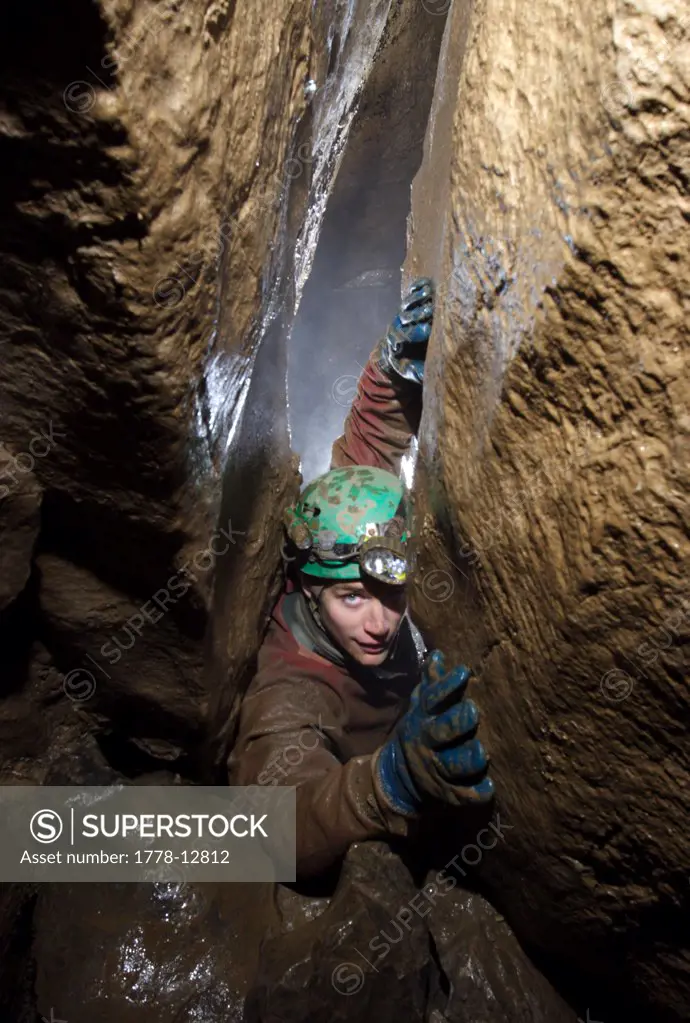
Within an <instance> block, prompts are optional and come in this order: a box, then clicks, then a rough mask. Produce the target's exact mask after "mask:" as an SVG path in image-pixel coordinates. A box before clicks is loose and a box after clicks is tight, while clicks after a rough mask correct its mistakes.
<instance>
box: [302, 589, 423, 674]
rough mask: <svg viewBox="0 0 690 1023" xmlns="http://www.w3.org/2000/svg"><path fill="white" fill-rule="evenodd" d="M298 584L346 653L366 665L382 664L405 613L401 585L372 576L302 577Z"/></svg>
mask: <svg viewBox="0 0 690 1023" xmlns="http://www.w3.org/2000/svg"><path fill="white" fill-rule="evenodd" d="M302 587H303V589H304V591H305V593H307V594H311V595H312V596H313V597H314V599H315V600H316V601H317V602H318V605H319V611H320V614H321V620H322V621H323V624H324V626H325V627H326V628H327V629H328V631H329V633H330V634H331V636H332V638H333V639H334V640H335V641H336V643H337V644H338V645H339V646H340V647H341V648H342V649H343V650H344V651H345V652H346V653H347V654H349V655H350V657H352V658H354V660H355V661H357V662H358V663H359V664H363V665H366V666H368V667H375V666H376V665H378V664H383V662H384V661H385V659H386V657H387V656H388V652H389V650H390V647H391V644H392V642H393V640H394V639H395V634H396V632H397V631H398V626H399V625H400V619H401V618H402V616H403V614H404V613H405V607H406V604H407V594H406V592H405V587H404V586H389V585H387V584H386V583H379V582H376V580H374V579H367V580H366V582H363V581H360V580H354V581H352V582H333V583H327V584H326V585H319V584H317V583H314V584H312V583H310V582H307V580H306V579H305V578H304V577H303V581H302Z"/></svg>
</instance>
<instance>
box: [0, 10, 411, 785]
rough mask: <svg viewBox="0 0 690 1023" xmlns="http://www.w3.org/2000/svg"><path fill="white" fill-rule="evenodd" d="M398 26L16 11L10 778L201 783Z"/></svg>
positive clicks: (256, 602) (6, 264)
mask: <svg viewBox="0 0 690 1023" xmlns="http://www.w3.org/2000/svg"><path fill="white" fill-rule="evenodd" d="M390 6H391V4H390V0H380V2H377V3H373V4H372V3H369V2H367V3H364V0H358V2H355V3H351V2H350V3H345V2H343V3H338V4H336V5H335V6H333V5H325V4H322V3H315V4H313V3H310V2H309V0H286V2H284V3H279V4H277V5H276V4H275V3H274V2H271V3H265V4H263V5H262V4H256V3H251V4H249V3H243V2H242V0H239V2H234V0H233V2H232V3H230V2H227V3H226V2H217V0H186V2H185V0H159V2H150V0H148V2H147V0H102V2H100V3H98V4H93V3H90V2H87V0H69V2H68V3H67V5H66V6H64V7H63V8H61V10H60V12H56V11H55V10H54V9H53V7H52V6H51V5H50V4H48V3H46V2H45V0H29V2H28V3H27V4H24V5H21V7H20V8H16V9H14V10H13V11H12V12H10V13H8V15H7V18H6V21H5V25H4V29H3V35H2V40H1V41H0V49H1V50H2V53H1V56H2V62H1V65H0V66H1V70H0V153H1V155H2V159H3V167H4V182H3V184H4V187H3V190H2V196H1V197H0V217H1V218H2V223H3V233H2V243H0V249H1V251H0V266H1V271H0V281H1V283H0V327H1V333H0V537H1V538H2V555H0V559H1V563H0V567H1V568H2V580H1V582H0V638H2V640H3V646H4V650H5V657H4V660H3V665H2V668H0V672H1V676H2V677H1V678H0V694H1V698H0V731H1V732H2V733H3V735H4V734H5V733H7V738H8V742H7V744H5V745H4V747H3V750H2V753H1V754H0V772H2V774H3V776H5V777H7V778H11V779H18V778H23V779H26V780H30V781H31V780H33V781H43V780H51V779H52V780H58V775H56V773H55V771H56V768H55V762H56V761H58V760H59V761H60V763H61V765H62V766H61V767H60V770H59V772H58V774H59V779H60V780H65V781H66V780H68V779H69V777H70V775H71V776H73V777H74V778H75V779H76V778H77V777H83V776H84V772H86V775H87V776H91V777H92V778H93V779H94V780H95V775H96V774H97V773H98V772H102V771H106V772H107V770H108V767H109V765H110V766H114V767H115V768H116V769H117V770H118V771H125V772H126V773H129V774H131V775H136V774H137V773H138V772H140V771H141V770H147V769H149V770H150V769H158V768H160V767H170V768H172V769H174V770H176V771H179V772H180V773H182V774H183V775H185V776H193V775H194V773H195V771H196V770H197V767H196V766H195V764H194V760H195V758H196V756H197V752H198V750H199V748H200V745H201V740H202V739H203V738H204V735H205V731H204V725H205V711H206V705H207V696H208V691H209V690H210V691H211V697H212V700H215V699H216V695H217V692H216V691H217V690H218V689H223V690H227V691H229V692H231V693H232V692H233V691H234V689H235V687H236V682H237V678H238V677H240V676H241V674H242V670H243V668H244V666H245V664H246V662H247V660H248V659H249V658H250V656H251V654H253V652H254V651H255V648H256V645H257V641H258V638H259V636H260V634H261V630H262V626H263V622H264V610H265V606H266V603H267V593H268V591H269V589H270V582H271V578H272V577H273V576H274V575H275V572H276V569H277V566H278V564H279V549H280V532H279V528H278V525H277V523H278V515H279V511H280V507H281V506H282V504H283V503H284V501H285V500H287V496H288V495H289V493H291V492H292V490H294V488H295V486H296V482H297V481H296V475H295V470H294V466H293V464H292V459H291V453H290V450H289V443H288V433H287V425H286V420H285V404H286V398H285V354H284V345H285V336H286V334H287V332H289V328H290V324H291V320H292V316H293V315H294V308H295V305H296V303H297V301H298V298H299V294H300V292H301V288H302V285H303V283H304V279H305V276H306V274H307V273H308V270H309V266H310V264H311V259H312V257H313V248H314V246H315V244H316V240H317V238H318V234H319V229H320V225H321V220H322V217H323V212H324V208H325V203H326V200H327V198H328V194H329V191H330V188H331V185H332V181H333V178H334V174H335V172H336V170H337V167H338V164H339V160H340V158H341V156H342V151H343V147H344V144H345V141H346V139H347V133H348V130H349V127H350V124H351V121H352V117H353V115H354V110H355V108H356V105H357V99H358V96H359V94H360V92H361V88H362V83H363V81H364V80H365V79H366V77H367V75H368V74H369V72H370V70H371V64H372V60H373V57H374V54H375V52H376V50H377V48H378V46H379V43H380V40H381V37H382V34H383V32H384V29H385V26H386V22H387V18H388V15H389V10H390ZM75 26H76V27H75ZM223 478H224V479H225V485H224V488H223V485H222V483H221V481H222V479H223ZM214 577H217V578H218V579H219V580H220V582H219V588H218V590H217V592H216V596H215V600H214V598H213V593H212V587H213V580H214ZM212 606H213V607H214V608H215V610H216V617H215V618H214V621H213V625H214V628H213V630H212V634H211V636H210V638H209V640H208V642H209V646H208V647H205V635H206V634H207V631H208V630H207V627H208V622H209V613H210V609H211V607H212ZM205 655H208V656H205ZM205 661H206V663H207V665H210V667H209V669H208V674H207V675H204V662H205ZM222 709H223V710H224V711H225V710H227V708H225V707H223V708H222ZM37 719H39V720H40V721H41V722H42V725H41V727H36V720H37ZM106 746H107V750H106ZM70 752H71V753H72V754H73V757H72V761H70V756H69V755H67V754H69V753H70ZM77 755H78V759H79V761H80V766H79V768H77V767H76V766H74V765H76V763H77ZM70 762H72V764H73V767H74V769H73V770H72V769H71V768H70V766H69V765H70ZM65 770H66V771H67V774H65V773H64V772H65Z"/></svg>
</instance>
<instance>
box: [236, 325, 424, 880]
mask: <svg viewBox="0 0 690 1023" xmlns="http://www.w3.org/2000/svg"><path fill="white" fill-rule="evenodd" d="M384 366H385V363H384V362H383V360H382V359H381V343H379V345H377V346H376V348H375V349H374V351H373V352H372V354H371V356H370V358H369V361H368V363H367V365H366V367H365V369H364V371H363V372H362V375H361V377H360V381H359V386H358V390H357V395H356V397H355V400H354V402H353V404H352V408H351V410H350V413H349V415H348V417H347V419H346V421H345V427H344V432H343V435H342V436H341V437H339V438H338V440H337V441H336V442H335V444H334V445H333V450H332V458H331V468H341V467H345V466H348V465H371V466H375V467H378V468H381V469H386V470H388V471H389V472H393V473H396V474H398V473H399V471H400V465H401V459H402V457H403V455H404V454H405V453H406V452H407V450H408V447H409V444H410V440H411V437H412V435H413V434H416V432H417V428H418V426H419V418H420V415H421V387H420V386H418V385H417V384H413V383H410V382H408V381H405V380H402V379H397V378H396V379H395V380H393V379H392V377H391V376H389V375H388V373H387V372H386V370H385V368H384ZM423 652H424V646H423V641H422V639H421V636H420V635H419V632H418V630H417V629H416V628H415V627H414V625H413V624H412V623H411V621H410V619H409V617H408V616H407V614H406V615H405V616H404V618H403V620H402V623H401V626H400V629H399V632H398V635H397V638H396V640H395V642H394V646H393V648H392V649H391V652H390V654H389V656H388V658H387V659H386V661H385V662H384V663H383V664H382V665H381V666H380V667H379V668H377V669H367V668H361V670H357V669H352V668H349V669H346V668H345V667H344V666H343V664H342V659H341V658H340V657H339V654H338V651H337V650H336V649H335V647H333V646H332V645H331V644H330V643H329V642H328V640H327V639H324V637H322V636H321V637H320V636H319V634H318V630H315V628H314V625H313V622H312V620H311V617H310V613H309V611H308V609H307V607H306V601H304V598H303V597H302V595H301V593H300V591H299V590H297V589H295V588H293V587H291V586H290V584H288V588H286V591H285V592H284V593H283V594H282V596H281V597H280V599H279V601H278V603H277V605H276V607H275V609H274V611H273V615H272V618H271V621H270V624H269V628H268V631H267V634H266V637H265V639H264V642H263V644H262V646H261V649H260V651H259V656H258V670H257V673H256V675H255V677H254V679H253V680H252V682H251V684H250V685H249V688H248V690H247V692H246V694H245V697H244V700H243V703H242V708H241V714H240V723H239V730H238V736H237V741H236V743H235V745H234V747H233V750H232V752H231V754H230V757H229V759H228V778H229V783H230V784H231V785H257V784H258V785H266V784H269V785H277V784H278V785H295V786H296V790H297V791H296V806H297V821H296V824H297V850H296V857H297V858H296V864H297V875H298V877H308V876H314V875H317V874H319V873H320V872H322V871H324V870H326V869H328V868H330V867H332V866H333V865H334V864H336V863H337V862H338V861H339V860H340V859H341V858H342V856H343V855H344V853H345V852H346V850H347V848H348V847H349V846H350V844H351V843H352V842H356V841H360V840H362V839H371V838H378V839H381V838H384V837H385V836H387V835H395V836H399V837H412V836H413V835H414V834H415V832H416V827H417V818H416V817H407V816H404V815H402V814H400V813H397V812H396V811H395V810H394V809H393V808H392V807H391V806H389V805H388V803H387V802H386V799H385V796H384V795H383V793H382V791H381V789H380V787H379V785H378V783H377V780H376V775H375V773H374V771H373V767H374V764H375V761H376V756H377V753H378V751H379V749H380V748H381V746H382V745H383V743H384V742H385V741H386V740H387V739H388V738H389V737H390V735H391V733H392V731H393V729H394V727H395V725H396V723H397V722H398V720H399V719H400V717H401V716H402V715H403V714H404V712H405V710H406V709H407V706H408V702H409V697H410V694H411V692H412V690H413V689H414V687H415V686H416V685H417V683H418V682H419V680H420V667H421V660H422V657H423ZM338 661H340V662H341V663H338Z"/></svg>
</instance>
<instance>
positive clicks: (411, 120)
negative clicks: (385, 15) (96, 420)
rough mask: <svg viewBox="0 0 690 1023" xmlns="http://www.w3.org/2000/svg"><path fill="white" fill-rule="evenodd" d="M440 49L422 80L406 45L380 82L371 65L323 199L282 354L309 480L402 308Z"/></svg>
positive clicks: (297, 444) (292, 420)
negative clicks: (410, 225)
mask: <svg viewBox="0 0 690 1023" xmlns="http://www.w3.org/2000/svg"><path fill="white" fill-rule="evenodd" d="M439 44H440V37H439V38H437V39H436V40H434V46H435V47H436V49H435V52H432V53H428V54H427V60H426V61H425V66H424V70H423V73H422V74H421V76H420V73H419V72H416V73H414V72H412V73H411V72H410V70H409V55H407V56H406V55H405V54H404V52H403V51H402V46H399V47H398V49H399V50H400V51H401V52H400V53H399V54H396V53H395V50H394V51H393V54H392V56H391V58H390V64H391V65H392V66H393V68H394V69H395V71H394V73H393V74H391V73H389V74H388V75H386V76H385V78H384V82H383V83H382V82H381V81H380V78H381V77H384V76H382V75H381V73H380V72H378V73H377V67H376V66H375V67H374V70H373V74H372V77H371V79H370V80H369V82H368V84H367V87H366V89H365V92H364V95H363V97H362V100H361V104H360V108H359V111H358V114H357V116H356V118H355V120H354V123H353V126H352V129H351V132H350V136H349V139H348V143H347V147H346V150H345V154H344V157H343V161H342V163H341V166H340V169H339V171H338V175H337V178H336V181H335V184H334V188H333V192H332V194H331V196H330V199H329V202H328V207H327V210H326V214H325V217H324V222H323V227H322V230H321V234H320V237H319V242H318V245H317V248H316V253H315V257H314V262H313V266H312V271H311V274H310V276H309V278H308V280H307V283H306V285H305V288H304V292H303V294H302V300H301V303H300V307H299V310H298V314H297V317H296V319H295V323H294V327H293V329H292V333H291V336H290V339H289V341H288V347H287V354H288V421H289V427H290V434H291V442H292V447H293V450H294V451H296V452H298V453H299V455H300V459H301V465H300V467H301V472H302V475H303V478H304V480H305V482H306V481H308V480H311V479H313V478H314V477H315V476H317V475H319V474H320V473H323V472H326V470H327V469H328V467H329V462H330V454H331V445H332V443H333V441H334V440H335V439H336V437H337V436H338V435H339V433H340V432H341V429H342V425H343V422H344V419H345V416H346V414H347V411H348V408H349V406H350V404H351V402H352V399H353V397H354V395H355V391H356V387H357V380H358V378H359V375H360V373H361V372H362V369H363V368H364V366H365V365H366V362H367V359H368V357H369V354H370V352H371V350H372V349H373V347H374V345H375V343H376V341H377V340H378V338H379V337H380V336H381V335H382V333H383V332H384V331H385V329H386V327H387V326H388V324H389V323H390V322H391V320H392V319H393V317H394V316H395V314H396V312H397V309H398V306H399V304H400V291H401V265H402V263H403V261H404V259H405V251H406V221H407V216H408V214H409V209H410V188H411V184H412V179H413V178H414V175H415V174H416V172H417V170H418V168H419V165H420V163H421V160H422V153H423V143H424V134H425V130H426V124H427V121H428V117H429V109H430V105H431V98H432V94H433V85H434V77H435V67H436V59H437V57H438V45H439ZM396 56H397V57H398V60H397V61H396ZM384 69H385V65H384ZM382 89H383V92H382V91H381V90H382Z"/></svg>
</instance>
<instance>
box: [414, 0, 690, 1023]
mask: <svg viewBox="0 0 690 1023" xmlns="http://www.w3.org/2000/svg"><path fill="white" fill-rule="evenodd" d="M683 14H684V8H683V6H682V5H681V4H680V3H679V2H678V3H671V4H664V5H661V4H657V3H652V4H647V5H646V6H645V7H644V10H643V9H642V8H640V9H638V8H637V7H635V8H633V7H630V8H625V9H620V10H616V12H614V14H613V15H612V14H611V12H610V10H609V9H608V8H607V7H606V6H605V5H604V4H594V5H593V6H592V5H589V6H588V7H587V9H586V10H585V9H584V8H577V9H576V8H575V7H569V8H567V9H564V8H563V7H562V6H561V5H553V4H548V3H545V4H538V5H537V6H536V7H535V6H534V5H532V6H531V7H529V8H526V7H521V6H520V5H516V4H514V3H511V2H506V0H496V2H495V3H494V2H492V3H490V4H489V5H488V6H487V5H483V6H482V7H481V9H480V8H479V7H476V6H475V7H470V6H468V5H458V4H455V5H453V8H452V11H451V14H450V21H449V29H448V35H447V38H446V40H445V42H444V49H443V51H442V57H441V65H440V71H439V75H440V77H439V82H441V83H442V88H440V89H438V90H437V95H436V100H435V108H434V110H433V111H432V118H431V125H430V131H429V135H428V138H427V151H426V159H425V163H424V165H423V167H422V170H421V172H420V174H419V176H418V178H417V180H416V182H415V186H414V190H413V210H412V218H411V225H410V226H411V240H412V248H411V253H410V258H409V261H408V271H409V275H410V276H411V275H412V274H416V273H418V272H420V271H424V272H429V273H432V274H434V275H435V277H436V279H437V281H438V284H439V295H440V297H439V304H438V313H437V318H436V323H435V330H434V335H433V338H432V343H431V345H430V356H429V369H428V378H427V382H426V384H425V399H426V400H425V416H424V420H423V423H422V436H421V450H422V456H423V458H422V464H421V466H420V469H421V472H420V476H419V478H418V484H417V488H416V490H417V501H418V512H419V526H420V530H421V532H422V542H421V547H420V557H419V567H420V573H419V580H420V586H419V591H418V610H419V612H420V614H422V616H423V617H424V618H425V619H426V621H427V623H429V624H430V625H432V626H433V633H434V635H435V637H436V641H437V642H438V644H439V645H442V646H443V647H444V648H445V649H446V650H447V651H448V653H449V654H450V655H451V656H452V657H456V658H459V659H462V660H464V661H466V662H468V663H469V664H471V665H472V666H473V667H474V669H475V671H476V672H477V673H478V676H479V682H478V684H477V686H476V693H475V695H476V696H477V699H478V701H479V703H480V705H481V708H482V710H483V713H484V724H483V736H484V738H485V740H486V743H487V746H488V747H489V749H490V752H491V755H492V757H493V776H494V779H495V782H496V786H497V791H498V798H499V804H500V807H501V809H502V811H503V813H504V814H505V815H506V816H507V818H508V820H509V821H510V824H511V825H512V826H513V827H514V830H513V831H511V832H510V836H509V838H508V839H507V840H506V841H505V842H504V843H502V844H501V846H500V848H498V849H496V850H495V851H494V852H493V853H492V854H491V855H490V856H487V857H486V858H485V861H484V862H483V863H482V866H481V871H482V873H483V875H484V877H485V880H486V881H487V882H488V884H489V887H490V891H491V893H492V897H493V898H494V900H495V901H496V904H497V905H498V906H499V907H500V908H501V909H503V910H505V912H506V915H507V916H508V918H509V920H510V922H511V924H512V926H513V927H514V928H515V931H516V933H517V934H518V936H519V937H520V938H521V939H522V940H524V941H525V942H527V943H529V944H530V945H534V946H537V947H539V948H541V949H542V950H543V951H547V952H549V953H550V954H551V955H553V956H554V957H555V958H556V960H560V962H561V964H563V963H564V962H565V961H568V962H569V963H570V964H571V966H572V965H573V964H577V966H578V967H579V968H581V969H582V970H583V971H584V974H585V975H587V976H588V977H589V980H588V981H587V982H586V984H587V985H588V986H591V987H594V986H596V985H602V984H603V985H605V986H606V987H607V988H608V990H609V992H610V993H611V994H612V997H613V998H614V999H615V1000H616V1002H617V1003H618V1008H619V1009H620V1010H621V1011H622V1012H625V1011H632V1009H631V1007H632V1008H635V1007H636V1006H639V1007H640V1011H641V1012H643V1011H644V1012H647V1013H649V1012H651V1013H652V1014H653V1016H654V1018H655V1019H664V1020H666V1019H672V1020H678V1019H685V1018H687V1017H688V1015H690V950H689V949H688V947H687V928H686V927H685V925H684V921H685V920H686V918H687V912H688V892H687V880H686V879H687V874H688V867H689V866H690V842H689V841H688V838H687V835H688V830H687V826H686V822H687V818H688V813H689V811H690V785H688V781H689V780H690V776H689V774H688V763H687V756H686V747H687V743H686V742H685V741H684V738H683V736H684V729H685V724H684V722H686V721H687V719H688V691H687V685H686V684H685V680H684V676H685V674H686V659H685V657H684V648H685V649H686V650H687V640H688V636H689V635H690V615H689V614H688V607H689V606H690V605H689V604H688V593H687V585H686V576H687V572H684V571H683V567H682V565H683V558H684V557H685V556H686V555H687V552H688V537H687V528H686V525H685V524H684V515H685V507H686V505H687V493H688V489H689V483H690V477H689V476H688V459H687V453H688V422H687V400H688V386H687V373H685V375H683V363H684V349H686V348H687V340H686V333H687V331H686V326H685V323H686V321H687V309H686V305H687V301H686V298H685V292H686V291H687V288H686V284H685V282H686V281H687V279H688V276H689V275H690V258H689V257H690V248H689V246H688V241H687V239H688V234H687V230H684V229H683V225H684V222H685V220H686V219H687V216H688V212H690V205H689V204H688V198H687V194H686V193H687V188H686V187H685V185H681V186H680V187H679V186H678V181H679V180H682V181H687V178H688V175H689V174H690V154H689V151H688V146H687V133H686V130H685V129H686V127H687V103H688V98H689V93H688V81H687V62H686V55H687V26H686V27H685V28H683V25H682V21H683ZM583 985H585V981H584V980H583V979H582V976H581V978H580V984H579V988H580V991H582V988H583ZM621 1006H623V1007H628V1008H627V1009H626V1008H621ZM643 1006H646V1008H642V1007H643Z"/></svg>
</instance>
